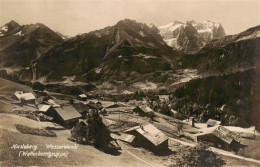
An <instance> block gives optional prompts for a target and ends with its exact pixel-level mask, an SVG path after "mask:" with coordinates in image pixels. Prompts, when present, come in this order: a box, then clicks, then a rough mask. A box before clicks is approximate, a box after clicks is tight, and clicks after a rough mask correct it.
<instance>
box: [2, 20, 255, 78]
mask: <svg viewBox="0 0 260 167" xmlns="http://www.w3.org/2000/svg"><path fill="white" fill-rule="evenodd" d="M259 29H260V28H259V26H256V27H253V28H250V29H248V30H246V31H244V32H241V33H239V34H236V35H229V36H225V31H224V29H223V27H222V26H221V24H218V23H214V22H211V21H206V22H204V23H196V22H195V21H187V22H186V23H182V22H179V21H175V22H173V23H170V24H167V25H164V26H160V27H159V28H157V27H156V26H155V25H153V24H150V25H149V26H148V25H146V24H143V23H138V22H136V21H134V20H130V19H125V20H121V21H119V22H118V23H117V24H115V25H114V26H109V27H105V28H103V29H100V30H95V31H91V32H89V33H84V34H81V35H77V36H75V37H71V38H66V37H65V36H64V35H62V34H60V33H58V32H55V31H53V30H51V29H50V28H48V27H47V26H45V25H43V24H41V23H37V24H30V25H22V26H21V25H19V24H18V23H16V22H15V21H11V22H9V23H7V24H5V25H4V26H3V27H1V28H0V44H1V48H0V59H1V64H0V66H1V67H4V68H6V67H12V68H14V67H15V68H17V67H19V68H22V70H21V71H20V73H19V77H20V78H21V79H23V80H28V81H36V80H39V79H44V81H46V82H48V81H55V80H62V79H63V77H64V76H75V77H76V78H77V80H81V81H84V82H96V81H106V80H111V79H112V80H118V81H126V80H127V79H129V78H130V80H131V79H132V80H133V79H135V78H137V76H139V77H142V76H143V75H144V74H145V75H147V76H148V79H149V76H153V74H154V73H156V72H162V73H165V72H169V71H174V70H179V69H185V68H192V69H197V70H198V71H199V73H201V74H203V73H207V74H210V73H211V74H221V73H227V72H236V71H238V70H241V69H247V68H251V67H255V66H257V65H258V64H259V58H258V57H259V56H257V55H258V53H259ZM223 36H224V37H223ZM57 64H59V65H58V66H57Z"/></svg>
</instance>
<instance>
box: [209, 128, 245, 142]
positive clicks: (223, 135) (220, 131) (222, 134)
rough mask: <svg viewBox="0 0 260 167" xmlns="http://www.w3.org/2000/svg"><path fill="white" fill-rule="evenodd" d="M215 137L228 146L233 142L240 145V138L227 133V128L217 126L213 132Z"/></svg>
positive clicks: (229, 132) (232, 133)
mask: <svg viewBox="0 0 260 167" xmlns="http://www.w3.org/2000/svg"><path fill="white" fill-rule="evenodd" d="M212 134H214V135H215V136H217V137H218V138H220V139H221V140H223V141H224V142H226V143H228V144H230V143H231V142H232V141H233V140H235V141H237V142H238V143H240V141H241V137H240V136H239V135H237V134H235V133H234V132H231V131H229V130H228V129H227V128H224V127H223V126H218V127H217V128H216V129H215V130H214V131H213V132H212Z"/></svg>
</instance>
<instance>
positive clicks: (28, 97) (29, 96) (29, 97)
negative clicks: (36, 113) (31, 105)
mask: <svg viewBox="0 0 260 167" xmlns="http://www.w3.org/2000/svg"><path fill="white" fill-rule="evenodd" d="M21 99H23V100H26V101H27V100H34V99H35V96H34V95H33V94H32V93H23V94H22V97H21Z"/></svg>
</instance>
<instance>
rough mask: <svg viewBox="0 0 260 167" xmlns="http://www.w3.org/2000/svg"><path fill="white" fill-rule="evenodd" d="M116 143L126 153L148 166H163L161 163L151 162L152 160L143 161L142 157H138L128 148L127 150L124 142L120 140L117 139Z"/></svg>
mask: <svg viewBox="0 0 260 167" xmlns="http://www.w3.org/2000/svg"><path fill="white" fill-rule="evenodd" d="M118 144H119V145H120V146H121V148H122V150H123V151H125V152H127V153H128V154H130V155H131V156H133V157H134V158H135V159H137V160H139V161H141V162H143V163H145V164H146V165H148V166H150V167H160V166H161V167H163V166H162V165H158V164H155V163H152V162H147V161H145V160H144V159H142V158H140V157H138V156H137V155H135V154H134V153H132V152H131V151H130V150H128V149H127V148H126V147H125V146H124V144H123V143H122V142H121V141H118Z"/></svg>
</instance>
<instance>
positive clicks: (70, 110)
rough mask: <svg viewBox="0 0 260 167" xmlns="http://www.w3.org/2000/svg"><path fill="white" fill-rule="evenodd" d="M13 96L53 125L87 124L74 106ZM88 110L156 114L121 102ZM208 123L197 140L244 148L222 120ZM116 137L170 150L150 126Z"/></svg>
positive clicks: (164, 138) (18, 94) (162, 136)
mask: <svg viewBox="0 0 260 167" xmlns="http://www.w3.org/2000/svg"><path fill="white" fill-rule="evenodd" d="M14 96H15V97H16V98H17V99H18V100H20V101H21V102H22V103H28V104H33V105H36V106H37V109H38V111H37V112H38V113H39V114H41V115H45V116H47V117H49V118H53V119H52V121H53V122H56V123H58V124H60V125H62V126H64V127H66V128H72V127H73V126H74V125H75V124H77V123H78V122H81V123H82V121H84V120H82V118H83V116H84V113H83V112H78V111H77V110H76V109H75V108H74V107H73V106H72V105H69V104H66V105H60V104H57V103H56V102H55V101H54V100H52V99H44V98H41V97H40V98H39V100H37V99H36V98H35V96H34V94H32V93H25V92H23V91H16V92H15V93H14ZM78 98H79V99H80V100H86V99H87V96H86V95H85V94H82V95H79V97H78ZM167 98H168V97H166V96H162V97H161V98H160V99H163V100H167ZM36 101H37V102H36ZM87 107H88V110H89V111H91V110H95V111H102V110H104V111H106V112H109V113H113V112H127V113H137V114H139V115H140V116H150V115H151V114H152V113H153V112H154V111H153V109H151V108H150V107H148V106H146V105H139V106H136V107H133V106H127V105H125V104H120V103H118V104H112V105H109V106H107V107H105V108H103V107H102V104H101V103H100V102H97V103H94V102H89V103H88V104H87ZM171 112H172V114H173V115H177V114H178V112H177V111H175V110H171ZM82 115H83V116H82ZM102 119H104V120H105V122H106V123H105V124H106V125H109V124H111V122H109V121H108V120H106V119H105V118H104V117H102ZM103 122H104V121H103ZM206 124H207V127H208V128H207V129H208V130H207V131H205V132H203V133H200V134H197V135H196V139H197V141H200V142H207V143H208V144H209V145H210V146H214V147H217V148H221V149H224V150H229V151H230V150H232V151H238V149H239V148H240V146H241V137H240V136H239V135H238V134H236V133H234V132H231V131H230V130H228V129H227V128H225V127H224V126H221V125H220V124H221V121H217V120H213V119H209V120H208V121H207V122H206ZM116 138H117V139H118V140H121V141H124V142H127V143H129V144H132V145H134V146H142V147H144V148H147V149H149V150H152V151H155V152H158V151H164V150H168V137H167V136H166V135H165V134H164V133H163V132H162V131H160V130H159V129H157V128H156V127H155V126H154V125H153V124H150V123H149V124H146V125H140V126H135V127H132V128H130V129H127V130H125V131H123V132H122V133H120V135H118V136H117V137H116Z"/></svg>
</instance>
